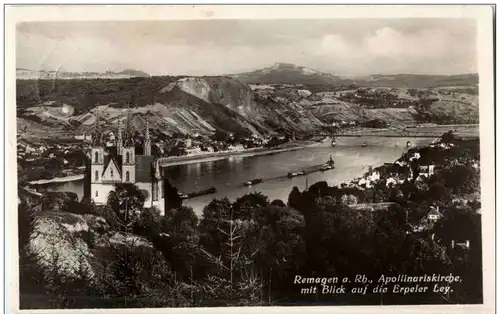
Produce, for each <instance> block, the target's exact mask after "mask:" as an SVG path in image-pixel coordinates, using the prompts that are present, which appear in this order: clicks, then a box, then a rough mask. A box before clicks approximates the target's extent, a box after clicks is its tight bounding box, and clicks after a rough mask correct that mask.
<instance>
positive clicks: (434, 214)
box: [413, 206, 443, 232]
mask: <svg viewBox="0 0 500 314" xmlns="http://www.w3.org/2000/svg"><path fill="white" fill-rule="evenodd" d="M442 217H443V214H441V212H440V211H439V207H437V206H431V208H430V210H429V211H428V212H427V214H426V215H425V216H424V217H422V219H420V221H419V223H418V225H416V226H415V227H414V228H413V231H415V232H418V231H424V230H428V229H431V228H432V227H434V225H435V224H436V222H437V221H438V220H439V219H441V218H442Z"/></svg>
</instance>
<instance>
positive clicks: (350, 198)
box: [340, 194, 358, 205]
mask: <svg viewBox="0 0 500 314" xmlns="http://www.w3.org/2000/svg"><path fill="white" fill-rule="evenodd" d="M340 202H341V203H342V205H355V204H357V203H358V198H357V197H356V196H354V195H352V194H344V195H342V197H341V198H340Z"/></svg>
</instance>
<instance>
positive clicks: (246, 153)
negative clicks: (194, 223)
mask: <svg viewBox="0 0 500 314" xmlns="http://www.w3.org/2000/svg"><path fill="white" fill-rule="evenodd" d="M321 145H325V143H323V142H311V141H308V142H295V143H288V144H285V145H283V146H281V147H276V148H271V149H269V148H261V147H259V148H251V149H245V150H240V151H223V152H217V153H201V154H196V155H191V156H179V157H162V158H159V161H158V162H159V164H160V166H174V165H184V164H191V163H199V162H208V161H217V160H222V159H226V158H228V157H239V158H245V157H254V156H260V155H270V154H276V153H282V152H289V151H294V150H300V149H305V148H310V147H317V146H321Z"/></svg>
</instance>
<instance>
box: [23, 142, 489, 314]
mask: <svg viewBox="0 0 500 314" xmlns="http://www.w3.org/2000/svg"><path fill="white" fill-rule="evenodd" d="M443 141H444V142H446V144H447V145H448V146H447V147H446V148H443V147H439V146H437V147H426V148H420V149H414V150H411V151H409V152H408V153H407V154H405V155H404V156H402V158H401V160H406V161H408V162H409V163H410V165H409V167H411V168H418V166H420V165H428V164H433V165H435V166H436V169H437V170H436V172H435V173H434V174H433V175H432V176H430V177H428V178H425V177H424V178H422V177H417V176H415V177H413V178H410V180H407V181H405V182H404V183H397V184H393V185H390V184H387V179H388V175H386V173H388V171H384V170H387V169H384V167H381V168H379V169H378V170H379V171H380V173H381V174H382V176H381V180H380V181H378V182H377V183H376V184H375V185H374V186H372V187H368V188H366V187H365V188H362V187H359V186H349V185H347V184H344V185H342V186H340V187H338V186H337V187H330V186H328V185H327V184H326V182H318V183H316V184H314V185H312V186H311V187H310V188H309V189H308V190H306V191H302V192H301V191H299V190H298V189H297V188H294V189H293V190H292V191H291V193H290V196H289V199H288V203H287V204H285V203H284V202H282V201H280V200H274V201H271V200H269V199H268V198H267V197H266V196H264V195H262V194H259V193H252V194H248V195H245V196H243V197H241V198H239V199H237V200H236V201H234V202H231V201H229V200H228V199H226V198H224V199H214V200H213V201H212V202H211V203H210V204H208V205H207V206H206V207H205V208H204V211H203V218H202V219H200V220H199V219H198V218H197V216H196V215H195V214H194V212H193V210H192V209H191V208H189V207H185V206H182V204H181V201H180V199H178V198H176V197H175V195H176V191H175V189H173V188H172V187H169V189H168V191H169V192H168V193H169V196H170V198H169V203H168V205H169V206H168V208H167V211H166V214H165V216H160V214H159V212H158V211H157V210H156V209H155V208H152V209H146V208H144V195H142V194H141V193H140V191H139V190H138V189H137V187H136V186H134V185H131V184H120V185H118V186H117V187H116V191H115V193H112V194H111V195H110V197H109V199H108V203H107V205H106V206H103V207H97V206H95V205H93V204H92V203H91V202H90V201H89V200H85V199H84V200H82V201H81V202H78V201H76V200H69V201H67V202H65V203H64V204H63V205H62V207H61V212H60V214H61V213H62V214H67V215H72V216H71V217H84V216H85V217H87V219H90V218H89V217H94V218H92V219H96V218H95V217H102V218H104V219H105V223H104V224H103V225H102V228H101V227H100V229H99V230H97V229H96V230H97V231H94V230H93V229H92V230H91V229H88V230H86V229H82V230H80V231H78V232H77V233H75V232H76V231H74V233H73V234H72V237H73V238H72V241H76V238H79V239H83V241H84V242H85V243H86V244H85V245H84V247H88V250H89V252H90V253H92V254H93V256H94V257H95V259H93V260H92V261H91V263H90V267H87V268H86V267H77V268H76V271H73V272H65V269H63V268H61V267H58V265H59V264H58V260H60V259H63V258H65V257H64V256H62V255H59V254H58V253H56V252H54V253H52V254H51V256H50V258H51V259H52V261H53V262H52V263H49V264H48V265H46V266H42V265H41V264H42V263H41V262H40V260H39V259H40V257H39V256H37V254H34V252H33V251H32V250H30V249H29V248H30V243H32V242H33V241H34V240H33V239H34V238H36V236H37V235H36V234H34V233H33V226H34V225H35V224H36V223H37V219H39V217H40V216H44V215H47V210H50V209H51V206H50V205H47V204H45V205H44V207H43V208H41V209H40V208H37V206H36V204H30V203H29V202H27V201H26V200H22V202H21V204H20V205H19V224H20V226H31V228H19V229H20V231H19V232H20V234H19V239H20V241H19V245H20V274H21V280H20V288H21V308H54V307H55V308H84V307H88V308H96V307H97V308H108V307H170V306H178V307H186V306H258V305H307V304H337V305H339V304H349V305H354V304H364V305H368V304H426V303H433V304H436V303H448V304H456V303H481V302H482V262H481V255H482V254H481V215H480V213H479V209H480V207H481V206H480V202H479V200H478V195H479V171H478V170H477V163H478V162H479V142H478V141H477V140H471V141H461V140H459V139H456V138H454V137H453V136H452V135H450V134H447V135H444V136H443ZM451 144H452V145H451ZM415 153H418V154H419V155H420V158H419V159H412V156H414V155H415ZM374 202H377V203H380V202H390V204H391V205H390V206H389V207H388V208H387V209H386V210H378V211H367V210H359V209H358V210H355V209H353V207H352V205H354V204H356V203H358V204H359V203H374ZM431 206H435V207H439V208H440V209H441V213H442V218H441V219H440V220H439V221H438V222H437V223H436V224H435V225H433V226H431V227H430V228H428V229H426V230H424V231H418V232H416V231H414V226H416V225H419V224H420V223H421V218H422V217H423V216H425V215H426V214H427V212H428V211H429V209H430V207H431ZM37 209H38V211H37ZM40 210H41V211H40ZM52 210H53V208H52ZM70 213H72V214H70ZM52 215H53V214H52ZM58 217H59V216H58ZM117 234H122V235H125V240H123V241H117V240H113V239H116V235H117ZM127 235H129V236H131V237H132V238H133V239H135V240H131V241H128V240H126V239H127ZM134 237H135V238H134ZM466 240H469V241H470V247H469V249H468V250H465V251H457V250H455V249H453V248H452V247H451V246H450V243H451V241H455V242H463V241H466ZM99 243H105V244H104V245H101V244H99ZM102 247H105V248H106V249H104V250H103V249H102ZM81 258H82V259H84V258H87V257H86V256H83V255H82V256H81ZM83 264H84V263H80V264H79V265H83ZM433 273H434V274H442V275H449V274H450V273H453V275H455V276H460V277H461V278H462V280H463V282H462V283H461V284H458V285H456V286H454V287H453V292H450V293H448V294H446V295H444V294H438V293H434V292H432V289H431V291H429V292H428V293H420V294H412V295H406V296H402V295H398V294H384V295H381V294H370V293H368V294H366V295H360V294H357V295H353V294H349V293H347V294H343V295H328V294H326V295H323V294H310V295H306V294H301V293H300V288H303V287H302V286H299V285H294V284H293V282H294V278H295V276H296V275H301V276H302V277H335V276H338V277H344V276H346V277H351V278H352V277H354V276H355V275H357V274H365V275H366V276H368V277H369V278H378V277H379V276H380V275H381V274H384V275H388V276H395V275H399V274H407V275H408V276H411V275H423V274H430V275H432V274H433ZM347 286H348V288H350V287H351V286H349V285H347Z"/></svg>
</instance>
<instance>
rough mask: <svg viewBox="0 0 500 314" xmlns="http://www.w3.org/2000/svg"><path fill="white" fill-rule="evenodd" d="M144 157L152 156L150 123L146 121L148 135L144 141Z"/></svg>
mask: <svg viewBox="0 0 500 314" xmlns="http://www.w3.org/2000/svg"><path fill="white" fill-rule="evenodd" d="M143 148H144V155H145V156H151V138H150V137H149V121H148V120H147V119H146V134H145V139H144V147H143Z"/></svg>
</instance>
